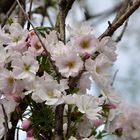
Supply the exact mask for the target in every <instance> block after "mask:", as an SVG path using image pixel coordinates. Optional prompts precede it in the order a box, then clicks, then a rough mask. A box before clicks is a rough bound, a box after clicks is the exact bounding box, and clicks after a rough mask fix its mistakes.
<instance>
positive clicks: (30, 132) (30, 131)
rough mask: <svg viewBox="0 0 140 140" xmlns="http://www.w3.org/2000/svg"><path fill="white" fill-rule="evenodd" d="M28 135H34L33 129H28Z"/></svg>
mask: <svg viewBox="0 0 140 140" xmlns="http://www.w3.org/2000/svg"><path fill="white" fill-rule="evenodd" d="M27 137H33V129H30V130H29V131H27Z"/></svg>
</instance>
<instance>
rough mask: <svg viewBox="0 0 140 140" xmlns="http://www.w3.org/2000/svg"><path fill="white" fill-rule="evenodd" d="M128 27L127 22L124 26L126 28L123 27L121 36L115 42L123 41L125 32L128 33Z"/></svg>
mask: <svg viewBox="0 0 140 140" xmlns="http://www.w3.org/2000/svg"><path fill="white" fill-rule="evenodd" d="M127 25H128V20H127V21H126V22H125V25H124V27H123V29H122V32H121V33H120V35H119V36H118V37H117V39H116V40H115V42H117V43H118V42H119V41H121V39H122V37H123V35H124V33H125V31H126V28H127Z"/></svg>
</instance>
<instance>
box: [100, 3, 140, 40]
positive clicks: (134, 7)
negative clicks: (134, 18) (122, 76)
mask: <svg viewBox="0 0 140 140" xmlns="http://www.w3.org/2000/svg"><path fill="white" fill-rule="evenodd" d="M139 6H140V0H136V1H135V2H134V3H133V4H132V5H131V6H130V7H128V8H127V10H126V12H125V13H124V14H123V15H122V16H121V17H120V18H119V19H118V20H117V21H116V22H115V23H113V24H112V25H111V27H108V28H107V30H106V31H105V32H104V33H103V34H102V35H101V36H100V37H99V40H101V39H102V38H103V37H105V36H112V35H113V33H114V32H115V31H116V30H117V29H118V28H119V27H120V26H121V25H122V24H123V23H124V22H125V21H126V20H127V19H128V18H129V17H130V16H131V15H132V14H133V13H134V12H135V11H136V10H137V9H138V8H139Z"/></svg>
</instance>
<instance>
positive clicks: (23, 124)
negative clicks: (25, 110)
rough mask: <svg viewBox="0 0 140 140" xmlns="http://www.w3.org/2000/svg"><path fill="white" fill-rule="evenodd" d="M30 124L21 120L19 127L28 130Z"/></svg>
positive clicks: (28, 121)
mask: <svg viewBox="0 0 140 140" xmlns="http://www.w3.org/2000/svg"><path fill="white" fill-rule="evenodd" d="M30 123H31V122H30V120H23V122H22V125H21V127H22V128H23V129H28V128H29V126H30Z"/></svg>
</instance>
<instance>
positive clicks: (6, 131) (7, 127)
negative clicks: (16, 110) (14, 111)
mask: <svg viewBox="0 0 140 140" xmlns="http://www.w3.org/2000/svg"><path fill="white" fill-rule="evenodd" d="M1 107H2V111H3V115H4V121H5V123H4V126H5V136H4V140H6V139H7V133H8V131H9V126H8V117H7V114H6V111H5V108H4V105H3V104H1Z"/></svg>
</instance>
